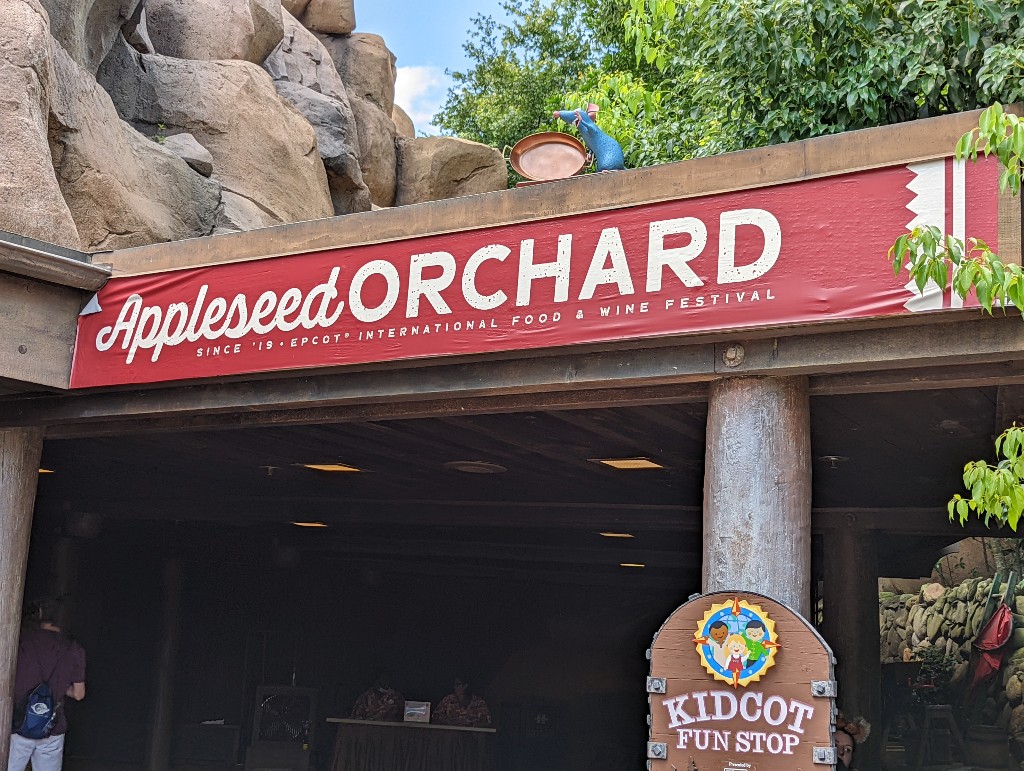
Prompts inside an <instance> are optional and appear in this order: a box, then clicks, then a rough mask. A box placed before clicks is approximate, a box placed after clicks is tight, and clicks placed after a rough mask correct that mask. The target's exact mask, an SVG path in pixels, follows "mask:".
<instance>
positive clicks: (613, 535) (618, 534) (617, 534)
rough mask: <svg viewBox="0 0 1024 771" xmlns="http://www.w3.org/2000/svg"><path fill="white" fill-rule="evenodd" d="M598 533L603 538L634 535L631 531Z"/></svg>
mask: <svg viewBox="0 0 1024 771" xmlns="http://www.w3.org/2000/svg"><path fill="white" fill-rule="evenodd" d="M598 535H601V536H604V537H605V538H635V537H636V536H635V535H633V534H632V533H598Z"/></svg>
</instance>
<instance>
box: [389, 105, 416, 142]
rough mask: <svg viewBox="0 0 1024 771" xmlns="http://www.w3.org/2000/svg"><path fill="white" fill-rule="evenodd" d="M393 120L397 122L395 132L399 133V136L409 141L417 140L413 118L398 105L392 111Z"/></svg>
mask: <svg viewBox="0 0 1024 771" xmlns="http://www.w3.org/2000/svg"><path fill="white" fill-rule="evenodd" d="M391 120H393V121H394V122H395V131H397V132H398V136H400V137H406V138H407V139H415V138H416V126H415V125H414V124H413V122H412V118H410V117H409V113H407V112H406V111H405V110H403V109H402V108H401V107H399V106H398V105H397V104H396V105H395V106H394V107H393V108H392V109H391Z"/></svg>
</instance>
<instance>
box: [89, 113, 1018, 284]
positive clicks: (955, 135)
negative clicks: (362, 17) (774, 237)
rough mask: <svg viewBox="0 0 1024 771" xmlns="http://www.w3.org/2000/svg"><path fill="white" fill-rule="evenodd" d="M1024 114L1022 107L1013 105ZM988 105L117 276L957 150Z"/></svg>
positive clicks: (179, 259) (404, 209)
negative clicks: (961, 137) (961, 138)
mask: <svg viewBox="0 0 1024 771" xmlns="http://www.w3.org/2000/svg"><path fill="white" fill-rule="evenodd" d="M1009 109H1011V110H1012V111H1013V112H1016V113H1018V114H1024V107H1022V106H1021V105H1013V106H1011V108H1009ZM979 115H980V111H978V110H975V111H971V112H964V113H955V114H952V115H944V116H940V117H936V118H924V119H920V120H915V121H908V122H906V123H899V124H894V125H890V126H880V127H876V128H868V129H861V130H858V131H850V132H845V133H841V134H832V135H828V136H821V137H815V138H812V139H805V140H801V141H798V142H791V143H788V144H782V145H770V146H768V147H761V148H756V149H752V150H742V151H737V152H732V153H726V154H723V155H717V156H711V157H706V158H695V159H692V160H688V161H680V162H676V163H667V164H661V165H658V166H649V167H644V168H639V169H631V170H627V171H619V172H608V173H601V174H587V175H583V176H578V177H570V178H568V179H563V180H558V181H554V182H549V183H545V184H538V185H532V186H529V187H523V188H519V189H513V190H499V191H495V192H491V193H483V194H478V195H472V196H465V197H461V198H448V199H444V200H440V201H431V202H427V203H421V204H414V205H408V206H401V207H394V208H389V209H381V210H377V211H370V212H361V213H356V214H346V215H341V216H337V217H330V218H326V219H319V220H310V221H307V222H296V223H291V224H286V225H278V226H275V227H271V228H262V229H259V230H250V231H244V232H240V233H229V234H224V235H216V236H207V237H203V238H194V239H188V240H184V241H175V242H170V243H160V244H152V245H149V246H141V247H134V248H131V249H121V250H115V251H114V252H111V253H109V255H107V256H106V259H108V260H109V261H110V262H111V263H112V265H113V270H114V273H115V274H116V275H138V274H145V273H154V272H161V271H168V270H177V269H186V268H195V267H200V266H204V265H213V264H222V263H229V262H243V261H249V260H257V259H265V258H269V257H279V256H284V255H287V254H299V253H303V252H314V251H322V250H326V249H337V248H346V247H352V246H365V245H368V244H373V243H384V242H388V241H397V240H403V239H410V238H417V237H422V236H430V235H440V234H444V233H452V232H458V231H464V230H474V229H479V228H487V227H496V226H503V225H510V224H514V223H521V222H530V221H537V220H545V219H551V218H554V217H563V216H567V215H573V214H583V213H587V212H594V211H607V210H613V209H619V208H625V207H629V206H637V205H642V204H648V203H657V202H659V201H666V200H678V199H685V198H691V197H698V196H707V195H714V194H718V193H726V192H731V191H737V190H747V189H753V188H759V187H767V186H770V185H779V184H785V183H787V182H796V181H800V180H806V179H814V178H819V177H828V176H834V175H839V174H847V173H851V172H855V171H863V170H866V169H872V168H880V167H884V166H892V165H898V164H905V163H917V162H921V161H926V160H932V159H935V158H942V157H947V156H950V155H952V154H953V150H954V146H955V144H956V141H957V139H959V138H960V136H961V135H962V134H964V133H965V132H967V131H969V130H970V129H971V128H973V127H974V126H976V125H977V123H978V116H979Z"/></svg>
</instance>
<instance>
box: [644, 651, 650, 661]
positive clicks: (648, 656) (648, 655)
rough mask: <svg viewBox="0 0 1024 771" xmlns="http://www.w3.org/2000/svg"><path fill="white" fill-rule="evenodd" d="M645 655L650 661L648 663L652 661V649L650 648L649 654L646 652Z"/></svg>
mask: <svg viewBox="0 0 1024 771" xmlns="http://www.w3.org/2000/svg"><path fill="white" fill-rule="evenodd" d="M644 655H645V656H646V657H647V660H648V661H650V660H651V649H650V648H648V649H647V652H646V653H644Z"/></svg>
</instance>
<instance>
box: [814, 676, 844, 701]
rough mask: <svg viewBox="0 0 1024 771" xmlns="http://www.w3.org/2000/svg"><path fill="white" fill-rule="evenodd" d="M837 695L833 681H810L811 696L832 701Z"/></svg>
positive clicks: (836, 686) (837, 690)
mask: <svg viewBox="0 0 1024 771" xmlns="http://www.w3.org/2000/svg"><path fill="white" fill-rule="evenodd" d="M838 694H839V686H838V685H837V684H836V681H835V680H811V696H816V697H817V698H819V699H834V698H835V697H836V696H837V695H838Z"/></svg>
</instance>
